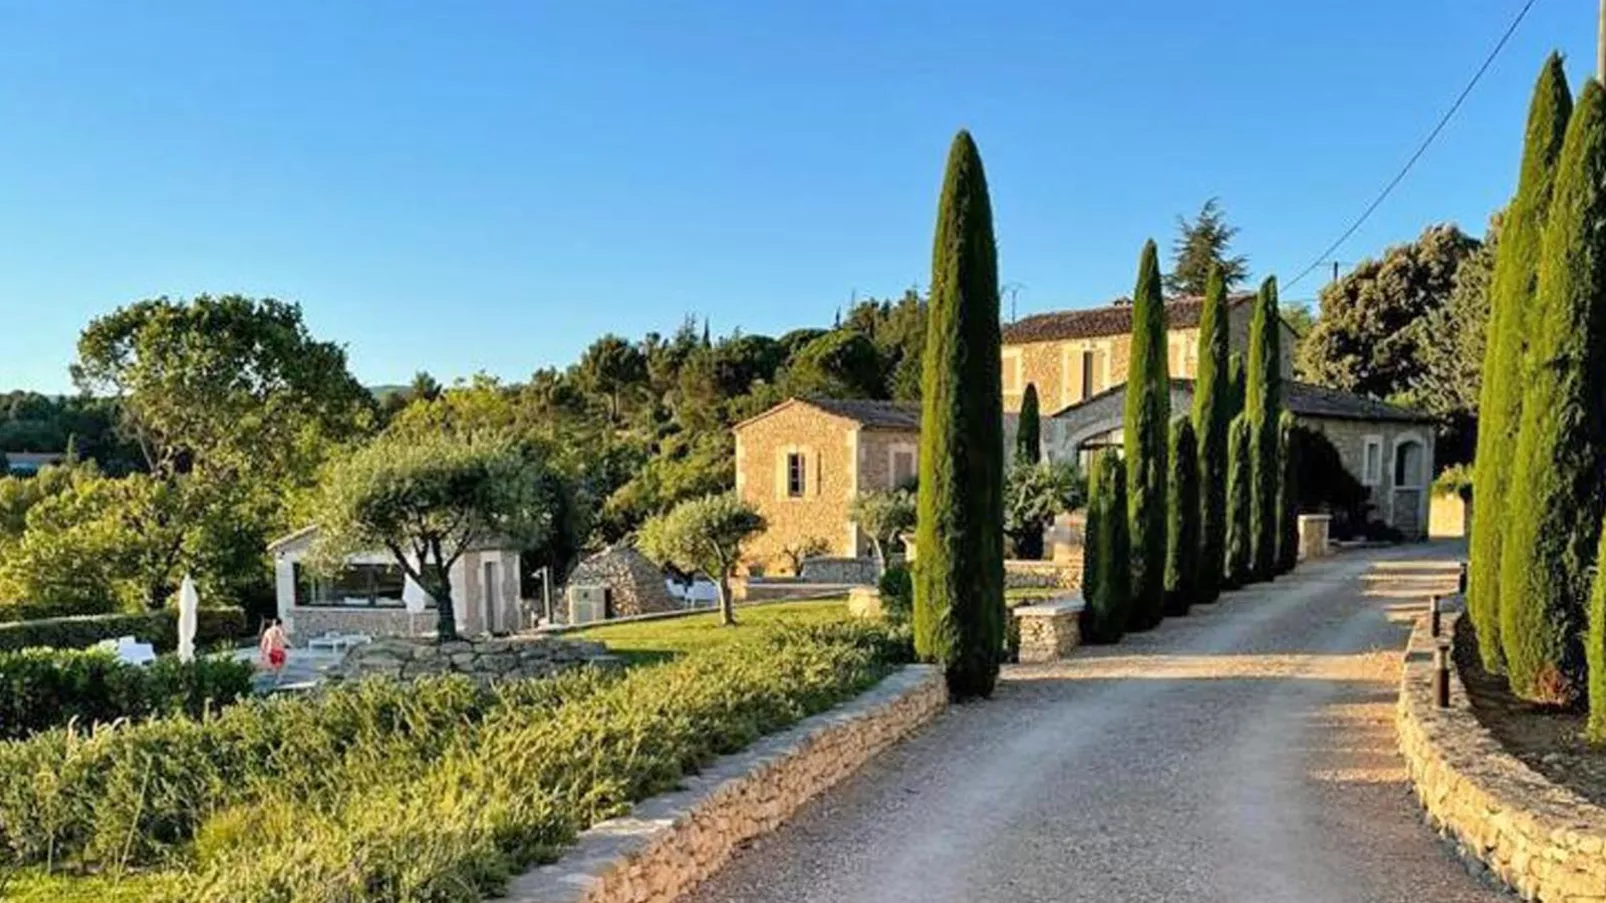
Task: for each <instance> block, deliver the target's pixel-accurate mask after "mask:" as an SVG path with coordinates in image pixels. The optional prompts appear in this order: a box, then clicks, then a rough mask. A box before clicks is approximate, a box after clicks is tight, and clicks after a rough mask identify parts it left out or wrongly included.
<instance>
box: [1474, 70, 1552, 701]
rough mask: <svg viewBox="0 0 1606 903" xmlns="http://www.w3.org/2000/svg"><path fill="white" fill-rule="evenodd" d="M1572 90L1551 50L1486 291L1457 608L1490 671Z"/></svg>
mask: <svg viewBox="0 0 1606 903" xmlns="http://www.w3.org/2000/svg"><path fill="white" fill-rule="evenodd" d="M1571 115H1572V94H1571V91H1570V89H1569V88H1568V85H1567V74H1566V72H1565V71H1564V70H1563V68H1562V62H1561V57H1560V55H1558V54H1554V53H1553V54H1551V55H1550V58H1549V59H1547V60H1546V61H1545V66H1544V69H1543V70H1541V72H1540V74H1539V81H1538V83H1537V84H1536V85H1535V86H1534V96H1533V102H1532V104H1531V105H1530V106H1529V108H1528V128H1527V137H1526V140H1525V142H1524V144H1523V151H1522V170H1521V173H1520V175H1519V176H1518V180H1517V194H1516V197H1514V198H1513V199H1512V201H1511V206H1510V207H1509V208H1508V211H1507V213H1506V218H1505V225H1504V228H1503V229H1502V232H1501V241H1500V248H1499V252H1498V254H1497V256H1496V259H1495V270H1494V276H1493V277H1492V285H1491V286H1490V289H1489V320H1488V326H1487V330H1488V341H1487V342H1486V344H1485V347H1484V357H1483V368H1482V369H1483V374H1484V375H1483V389H1482V392H1481V393H1480V395H1479V399H1478V449H1477V455H1476V457H1475V458H1474V463H1475V467H1476V473H1475V475H1474V478H1473V479H1474V481H1475V482H1476V483H1477V485H1478V504H1476V505H1474V506H1473V507H1472V536H1471V539H1470V552H1471V554H1470V561H1469V563H1468V578H1469V579H1468V585H1467V615H1468V617H1470V618H1471V619H1472V624H1473V628H1474V631H1475V632H1476V634H1477V637H1478V655H1479V657H1480V658H1481V659H1482V660H1483V665H1484V667H1485V668H1487V669H1488V670H1489V671H1490V672H1492V673H1500V672H1502V671H1504V670H1505V652H1504V650H1503V648H1502V642H1501V639H1500V619H1501V615H1500V607H1501V606H1500V580H1501V577H1500V568H1501V564H1500V560H1501V554H1502V551H1501V549H1502V546H1503V544H1504V542H1503V540H1504V537H1505V533H1506V527H1507V521H1508V513H1507V510H1506V509H1507V505H1508V502H1507V499H1508V492H1509V489H1510V486H1511V476H1512V471H1513V466H1512V465H1513V463H1514V461H1513V458H1512V455H1514V454H1515V453H1516V446H1517V433H1518V430H1519V428H1520V426H1521V421H1522V398H1523V392H1524V387H1525V384H1526V380H1525V378H1524V377H1523V375H1522V366H1523V360H1524V356H1525V349H1526V347H1527V342H1528V334H1529V332H1530V330H1532V329H1533V328H1534V327H1535V326H1536V324H1535V322H1534V321H1533V318H1532V317H1531V316H1530V314H1529V310H1530V308H1532V307H1533V306H1534V302H1535V300H1536V299H1535V294H1536V291H1537V289H1538V284H1539V254H1540V244H1541V241H1542V239H1543V233H1544V229H1545V220H1546V217H1547V214H1548V212H1549V210H1550V199H1551V192H1552V189H1553V187H1554V185H1555V178H1556V162H1557V159H1558V158H1559V157H1560V156H1561V146H1562V141H1563V139H1564V137H1565V134H1566V130H1567V121H1568V119H1569V118H1570V117H1571Z"/></svg>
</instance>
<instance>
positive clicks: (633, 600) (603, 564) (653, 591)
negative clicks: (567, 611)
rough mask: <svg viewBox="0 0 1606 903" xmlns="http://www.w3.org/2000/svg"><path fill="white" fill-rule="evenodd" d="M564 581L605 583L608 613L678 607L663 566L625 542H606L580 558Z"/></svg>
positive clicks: (628, 613)
mask: <svg viewBox="0 0 1606 903" xmlns="http://www.w3.org/2000/svg"><path fill="white" fill-rule="evenodd" d="M565 584H566V585H567V586H601V587H606V588H607V590H608V612H609V617H615V618H621V617H629V616H631V615H646V614H652V613H654V612H660V611H675V610H677V609H679V608H680V604H679V603H678V602H677V601H676V600H675V597H674V596H671V595H670V594H669V587H668V585H667V584H666V583H665V582H664V572H663V570H662V569H661V568H659V567H658V565H656V564H653V563H652V562H651V561H650V560H648V558H647V556H645V555H643V554H641V553H640V552H638V551H636V550H635V549H634V548H631V547H630V546H628V545H623V544H620V545H613V546H609V547H608V548H606V549H603V550H602V551H600V552H598V553H596V554H595V555H592V556H590V557H589V558H587V559H586V560H584V561H582V562H580V563H579V564H578V565H576V566H575V569H574V570H573V571H570V572H569V579H568V580H566V581H565Z"/></svg>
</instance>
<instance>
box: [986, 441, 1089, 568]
mask: <svg viewBox="0 0 1606 903" xmlns="http://www.w3.org/2000/svg"><path fill="white" fill-rule="evenodd" d="M1086 499H1087V490H1086V484H1085V483H1084V482H1083V480H1082V474H1081V471H1079V470H1078V469H1077V467H1076V465H1075V464H1074V463H1073V462H1070V461H1029V460H1027V459H1025V458H1016V459H1015V461H1014V463H1013V464H1011V465H1010V467H1009V471H1008V472H1007V473H1006V474H1005V477H1004V535H1005V536H1008V537H1009V540H1010V544H1011V545H1013V546H1014V548H1015V555H1016V557H1018V558H1024V559H1027V560H1032V561H1035V560H1037V559H1039V558H1042V557H1043V531H1044V530H1045V529H1047V528H1048V526H1049V524H1052V523H1053V522H1054V518H1055V517H1056V516H1057V515H1060V514H1064V513H1066V512H1069V511H1075V510H1076V509H1077V508H1080V507H1082V504H1083V503H1084V502H1085V501H1086Z"/></svg>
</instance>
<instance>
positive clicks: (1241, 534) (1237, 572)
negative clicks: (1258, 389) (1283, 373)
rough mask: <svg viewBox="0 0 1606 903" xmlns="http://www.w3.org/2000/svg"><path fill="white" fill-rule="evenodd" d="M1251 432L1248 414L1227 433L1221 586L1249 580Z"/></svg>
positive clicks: (1238, 419) (1233, 587) (1235, 421)
mask: <svg viewBox="0 0 1606 903" xmlns="http://www.w3.org/2000/svg"><path fill="white" fill-rule="evenodd" d="M1253 439H1254V433H1253V431H1252V430H1251V429H1250V426H1249V415H1247V414H1239V415H1238V416H1237V417H1234V418H1233V421H1232V427H1231V429H1229V430H1228V432H1227V560H1226V564H1225V570H1224V571H1223V573H1222V586H1223V587H1224V588H1226V589H1237V588H1238V587H1240V586H1243V585H1244V584H1246V583H1248V582H1249V581H1250V571H1249V542H1250V530H1251V525H1250V512H1251V510H1252V509H1251V502H1250V488H1249V484H1250V481H1251V479H1252V475H1251V470H1250V466H1249V458H1250V454H1251V451H1250V443H1251V442H1252V441H1253Z"/></svg>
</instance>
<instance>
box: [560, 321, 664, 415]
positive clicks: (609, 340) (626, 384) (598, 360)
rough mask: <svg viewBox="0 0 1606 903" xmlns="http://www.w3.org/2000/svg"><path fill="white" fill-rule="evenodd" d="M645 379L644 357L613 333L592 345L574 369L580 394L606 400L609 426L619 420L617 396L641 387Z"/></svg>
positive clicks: (639, 351)
mask: <svg viewBox="0 0 1606 903" xmlns="http://www.w3.org/2000/svg"><path fill="white" fill-rule="evenodd" d="M646 376H647V358H646V356H645V355H643V354H642V353H641V350H640V349H638V348H636V346H634V345H632V344H630V343H629V342H627V341H625V340H624V339H622V338H620V337H618V336H616V335H614V334H613V333H608V334H607V335H605V336H603V337H602V338H600V339H597V340H596V341H595V342H592V343H591V347H589V348H587V349H586V350H585V353H584V354H582V355H581V356H580V363H579V364H577V365H576V366H575V381H576V383H577V384H578V385H579V387H580V389H581V391H583V392H590V393H592V394H596V395H601V396H603V397H605V398H607V400H608V419H609V422H610V423H611V422H613V421H614V420H617V419H618V417H619V413H620V396H621V395H622V394H624V393H625V392H628V391H630V390H631V389H633V388H635V387H637V386H639V385H641V383H642V382H643V381H644V380H645V379H646Z"/></svg>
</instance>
